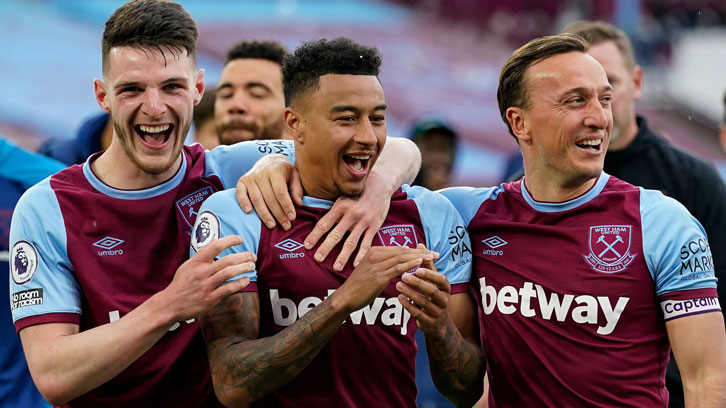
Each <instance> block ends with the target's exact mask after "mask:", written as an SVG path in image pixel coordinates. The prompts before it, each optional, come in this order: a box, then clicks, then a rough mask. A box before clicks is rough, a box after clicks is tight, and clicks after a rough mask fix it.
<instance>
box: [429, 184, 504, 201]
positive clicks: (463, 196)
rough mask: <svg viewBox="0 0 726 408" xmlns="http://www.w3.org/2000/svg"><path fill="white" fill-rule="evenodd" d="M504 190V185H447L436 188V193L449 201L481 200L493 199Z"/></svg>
mask: <svg viewBox="0 0 726 408" xmlns="http://www.w3.org/2000/svg"><path fill="white" fill-rule="evenodd" d="M505 191H506V190H505V188H504V185H499V186H494V187H464V186H462V187H448V188H444V189H441V190H438V191H437V193H439V194H441V195H443V196H444V197H446V198H448V199H449V200H450V201H452V202H454V201H469V202H472V201H476V202H483V201H486V200H494V199H496V198H497V197H498V196H499V195H500V194H502V193H504V192H505Z"/></svg>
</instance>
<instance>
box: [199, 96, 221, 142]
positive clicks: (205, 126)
mask: <svg viewBox="0 0 726 408" xmlns="http://www.w3.org/2000/svg"><path fill="white" fill-rule="evenodd" d="M216 93H217V91H216V89H215V88H207V89H205V90H204V96H202V101H201V102H199V105H197V106H195V107H194V115H193V116H192V122H193V123H194V141H195V142H197V143H199V144H201V145H202V146H204V148H205V149H207V150H211V149H214V148H215V147H217V146H219V137H218V136H217V129H216V128H215V126H214V102H215V98H216Z"/></svg>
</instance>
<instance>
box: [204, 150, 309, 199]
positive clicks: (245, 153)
mask: <svg viewBox="0 0 726 408" xmlns="http://www.w3.org/2000/svg"><path fill="white" fill-rule="evenodd" d="M269 154H282V155H285V156H286V157H287V158H288V159H289V160H290V162H291V163H295V145H294V144H293V141H292V140H250V141H247V142H240V143H235V144H233V145H230V146H225V145H220V146H217V147H215V148H214V149H212V150H210V151H208V152H206V154H205V156H204V176H205V177H208V176H217V177H219V179H220V180H221V181H222V185H223V186H224V188H232V187H235V186H236V185H237V180H239V178H240V177H242V175H244V174H245V173H247V172H248V171H249V170H250V169H251V168H252V166H254V164H255V163H256V162H257V160H259V159H261V158H262V157H264V156H267V155H269Z"/></svg>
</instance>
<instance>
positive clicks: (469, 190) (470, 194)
mask: <svg viewBox="0 0 726 408" xmlns="http://www.w3.org/2000/svg"><path fill="white" fill-rule="evenodd" d="M437 192H438V193H439V194H441V195H443V196H444V197H446V198H447V199H449V201H450V202H451V204H453V205H454V207H455V208H456V210H457V211H458V212H459V214H460V215H461V218H462V219H463V220H464V225H467V226H468V225H469V223H470V222H471V219H472V218H474V215H476V212H477V211H479V207H481V204H482V203H483V202H484V201H486V200H489V199H492V200H494V199H496V198H497V195H498V194H499V187H487V188H474V187H451V188H445V189H442V190H439V191H437Z"/></svg>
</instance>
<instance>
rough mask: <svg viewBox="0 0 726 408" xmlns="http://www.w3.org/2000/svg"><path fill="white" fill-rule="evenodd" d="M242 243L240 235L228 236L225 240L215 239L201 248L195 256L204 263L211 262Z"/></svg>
mask: <svg viewBox="0 0 726 408" xmlns="http://www.w3.org/2000/svg"><path fill="white" fill-rule="evenodd" d="M241 243H242V237H240V236H239V235H228V236H226V237H224V238H220V239H215V240H214V241H212V242H210V243H209V245H207V246H205V247H204V248H200V249H199V251H197V253H196V255H194V256H195V257H196V258H197V259H198V260H200V261H203V262H211V261H213V260H214V258H216V257H217V255H219V254H220V253H221V252H222V251H224V250H225V249H227V248H230V247H233V246H235V245H239V244H241Z"/></svg>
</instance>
